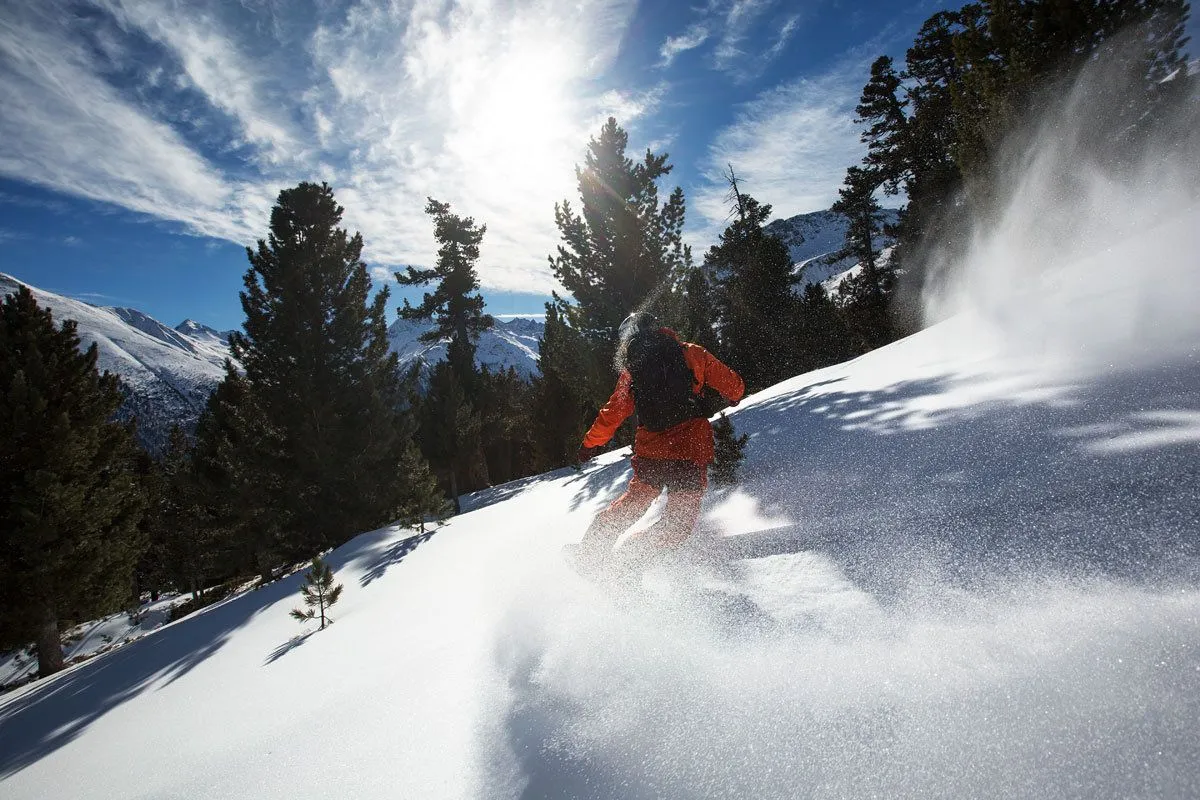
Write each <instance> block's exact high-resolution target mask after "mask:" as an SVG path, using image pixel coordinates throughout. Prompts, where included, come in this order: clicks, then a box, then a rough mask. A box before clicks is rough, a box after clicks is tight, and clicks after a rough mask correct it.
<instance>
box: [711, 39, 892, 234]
mask: <svg viewBox="0 0 1200 800" xmlns="http://www.w3.org/2000/svg"><path fill="white" fill-rule="evenodd" d="M865 52H873V50H872V49H871V46H866V47H863V48H859V49H856V51H854V52H853V53H852V54H850V55H849V56H848V57H847V58H846V59H844V60H843V61H842V62H841V63H840V64H838V65H837V66H835V67H834V68H833V69H831V70H830V71H829V72H826V73H825V74H823V75H820V76H817V77H814V78H805V79H800V80H796V81H793V82H790V83H786V84H783V85H781V86H778V87H776V88H773V89H771V90H768V91H766V92H763V93H762V94H760V95H759V96H758V97H756V98H755V99H754V100H753V101H751V102H749V103H747V104H745V105H744V106H742V107H741V109H740V110H739V112H738V114H737V118H736V119H735V120H734V122H733V123H732V124H731V125H729V126H727V127H726V128H724V129H722V130H721V131H719V132H718V133H717V135H716V136H715V137H714V139H713V142H712V144H711V145H710V146H709V150H708V154H707V156H706V159H705V166H704V167H703V169H702V178H701V181H700V185H699V186H698V187H696V188H695V189H693V190H692V192H691V193H690V194H689V210H690V211H691V212H692V214H693V219H695V218H696V217H699V219H698V221H696V222H693V224H692V226H691V227H690V239H691V241H692V242H693V244H694V246H699V245H700V244H701V243H702V242H704V243H711V242H712V241H715V238H716V235H717V234H718V233H720V231H721V230H723V229H724V227H725V225H726V223H727V220H728V219H729V205H728V202H727V200H726V195H727V193H728V191H729V187H728V185H727V184H726V182H725V180H724V178H723V177H722V172H723V171H724V170H725V169H726V168H727V166H728V165H730V164H732V165H733V168H734V170H735V172H736V173H737V175H738V176H739V178H740V180H741V184H742V188H743V189H744V190H745V191H746V192H748V193H749V194H751V195H753V196H754V197H755V198H756V199H757V200H759V201H760V202H763V203H770V204H771V205H772V206H773V207H774V213H775V214H776V215H777V216H780V217H789V216H792V215H795V214H801V213H804V212H808V211H816V210H820V209H824V208H828V207H829V206H830V205H831V204H832V203H833V201H834V200H835V199H836V198H837V189H838V187H839V186H841V183H842V179H843V178H844V177H845V172H846V168H847V167H849V166H850V165H851V164H856V163H858V161H859V159H860V158H861V157H862V153H863V145H862V144H861V142H860V141H859V131H858V127H857V126H856V125H855V124H854V106H855V105H856V104H857V102H858V97H859V94H860V92H861V90H862V84H863V82H864V81H865V79H866V78H865V76H866V75H867V74H868V67H869V59H866V58H863V57H862V53H865Z"/></svg>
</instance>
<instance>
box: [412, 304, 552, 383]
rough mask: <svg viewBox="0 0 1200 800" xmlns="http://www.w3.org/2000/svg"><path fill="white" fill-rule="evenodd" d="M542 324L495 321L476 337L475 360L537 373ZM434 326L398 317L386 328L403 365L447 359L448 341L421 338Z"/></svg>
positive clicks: (523, 373)
mask: <svg viewBox="0 0 1200 800" xmlns="http://www.w3.org/2000/svg"><path fill="white" fill-rule="evenodd" d="M544 327H545V326H544V325H543V324H542V323H540V322H535V321H534V320H530V319H520V318H518V319H512V320H508V321H507V322H505V321H501V320H497V321H496V323H495V325H493V326H492V327H491V328H489V329H488V330H486V331H484V332H483V334H481V335H480V337H479V342H478V343H477V346H476V348H477V349H476V351H475V362H476V363H477V364H479V365H480V366H483V367H487V368H489V369H490V370H492V371H493V372H499V371H502V370H506V369H508V368H509V367H513V368H514V369H516V371H517V373H518V374H519V375H521V376H522V377H525V378H529V377H531V376H533V375H535V374H537V371H538V367H537V359H538V339H540V338H541V336H542V330H543V328H544ZM432 329H433V323H431V322H416V321H409V320H403V319H401V320H397V321H396V322H394V323H392V325H391V327H390V328H388V341H389V342H390V344H391V348H392V350H393V351H394V352H395V353H397V354H398V355H399V356H400V364H401V366H402V367H406V368H407V367H409V366H411V365H412V364H413V363H415V362H418V361H420V362H422V363H424V364H426V365H431V364H436V363H437V362H438V361H442V360H444V359H445V358H446V345H447V343H448V340H447V341H441V342H434V343H426V342H422V341H420V337H421V335H422V334H424V333H426V332H427V331H430V330H432Z"/></svg>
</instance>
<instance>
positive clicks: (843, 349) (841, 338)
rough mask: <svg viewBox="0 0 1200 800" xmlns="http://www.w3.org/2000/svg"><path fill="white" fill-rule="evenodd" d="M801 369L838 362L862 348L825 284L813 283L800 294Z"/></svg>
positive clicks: (807, 370) (817, 367)
mask: <svg viewBox="0 0 1200 800" xmlns="http://www.w3.org/2000/svg"><path fill="white" fill-rule="evenodd" d="M798 329H799V330H798V334H797V338H798V340H799V348H798V349H799V352H800V359H801V360H800V364H799V370H800V372H809V371H811V370H814V369H820V368H822V367H828V366H830V365H831V364H838V363H840V362H842V361H845V360H846V359H848V358H851V357H853V356H855V355H857V354H859V353H861V352H862V347H861V346H860V345H858V344H856V343H855V342H854V341H853V340H852V338H851V334H850V330H849V328H848V327H847V325H846V322H845V320H844V319H843V317H842V314H841V311H840V309H839V308H838V307H837V305H836V304H835V303H834V301H833V300H832V299H831V298H830V297H829V293H828V292H826V291H825V287H824V286H822V285H821V284H819V283H810V284H808V285H807V286H805V287H804V294H803V295H802V296H801V298H800V312H799V316H798Z"/></svg>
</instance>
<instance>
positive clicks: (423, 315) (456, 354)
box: [396, 197, 494, 393]
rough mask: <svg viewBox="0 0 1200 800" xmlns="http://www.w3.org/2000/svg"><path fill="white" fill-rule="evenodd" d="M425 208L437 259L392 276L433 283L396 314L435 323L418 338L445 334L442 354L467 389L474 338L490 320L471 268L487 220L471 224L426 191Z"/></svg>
mask: <svg viewBox="0 0 1200 800" xmlns="http://www.w3.org/2000/svg"><path fill="white" fill-rule="evenodd" d="M425 213H426V214H429V215H430V216H431V217H433V220H434V224H433V231H434V238H435V239H436V240H437V243H438V255H437V264H436V265H435V266H434V267H432V268H430V269H422V270H418V269H415V268H413V267H408V268H407V271H406V272H397V273H396V280H397V281H399V282H400V284H401V285H403V286H423V285H425V284H428V283H431V282H433V281H437V286H436V287H435V288H434V290H433V292H426V294H425V297H424V299H423V300H422V302H421V305H419V306H415V307H414V306H412V305H410V304H409V302H408V301H407V300H405V301H404V306H403V307H402V308H401V309H400V316H401V318H403V319H414V320H425V319H432V320H433V321H434V322H435V323H436V327H434V329H433V330H431V331H429V332H428V333H425V334H422V336H421V340H422V341H424V342H437V341H440V340H442V339H449V340H450V345H449V355H448V359H447V360H448V361H449V362H450V364H451V365H452V366H453V367H454V370H455V373H456V375H457V377H458V380H459V382H460V383H461V384H462V385H463V386H464V387H465V388H466V389H467V390H468V393H471V390H473V389H474V383H475V375H476V374H477V372H478V371H477V370H476V368H475V343H476V341H477V340H478V339H479V334H481V333H483V332H484V331H486V330H487V329H488V328H490V327H492V324H493V323H494V320H493V319H492V317H491V316H489V315H488V314H485V313H483V298H482V297H481V296H480V295H479V294H478V291H479V276H478V273H477V272H476V269H475V265H476V262H478V261H479V245H480V243H481V242H482V241H483V235H484V234H485V233H486V232H487V226H486V225H476V224H475V220H474V219H472V218H471V217H461V216H459V215H458V214H452V213H450V204H449V203H439V202H438V201H437V200H434V199H433V198H432V197H431V198H429V203H428V205H426V206H425Z"/></svg>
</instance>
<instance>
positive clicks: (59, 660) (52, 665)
mask: <svg viewBox="0 0 1200 800" xmlns="http://www.w3.org/2000/svg"><path fill="white" fill-rule="evenodd" d="M37 651H38V674H39V675H41V677H43V678H44V677H46V676H47V675H53V674H54V673H56V672H58V671H59V670H61V669H62V668H63V651H62V641H61V640H60V639H59V638H58V615H57V614H55V613H54V609H53V608H51V607H49V606H47V607H46V610H45V612H44V614H43V616H42V626H41V628H40V629H39V631H38V640H37Z"/></svg>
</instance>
